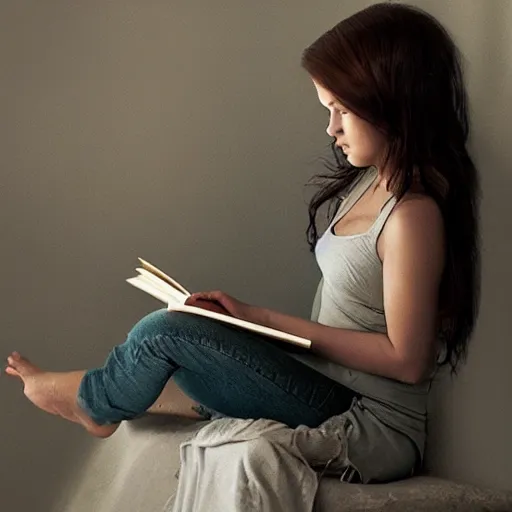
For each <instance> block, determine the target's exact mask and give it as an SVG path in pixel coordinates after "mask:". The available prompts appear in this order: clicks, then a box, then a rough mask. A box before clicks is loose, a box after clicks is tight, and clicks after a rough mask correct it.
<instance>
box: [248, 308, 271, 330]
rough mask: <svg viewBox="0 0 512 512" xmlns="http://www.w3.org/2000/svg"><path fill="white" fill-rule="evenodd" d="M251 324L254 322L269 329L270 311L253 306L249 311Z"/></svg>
mask: <svg viewBox="0 0 512 512" xmlns="http://www.w3.org/2000/svg"><path fill="white" fill-rule="evenodd" d="M248 320H249V321H250V322H254V323H255V324H259V325H264V326H266V327H269V325H268V310H267V309H265V308H262V307H259V306H251V308H250V310H249V318H248Z"/></svg>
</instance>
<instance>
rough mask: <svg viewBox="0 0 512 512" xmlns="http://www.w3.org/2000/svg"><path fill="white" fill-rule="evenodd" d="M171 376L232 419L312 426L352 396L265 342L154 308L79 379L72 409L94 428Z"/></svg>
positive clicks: (140, 405)
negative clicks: (76, 400) (82, 412)
mask: <svg viewBox="0 0 512 512" xmlns="http://www.w3.org/2000/svg"><path fill="white" fill-rule="evenodd" d="M171 376H174V380H175V381H176V383H177V384H178V386H179V387H180V388H181V389H182V390H183V391H184V392H185V393H186V394H187V395H188V396H189V397H191V398H192V399H194V400H196V401H197V402H199V403H201V404H203V405H204V406H206V407H207V408H209V409H212V410H215V411H217V412H220V413H223V414H225V415H228V416H233V417H239V418H269V419H275V420H277V421H281V422H283V423H286V424H288V425H290V426H297V425H299V424H306V425H309V426H316V425H318V424H320V423H322V422H323V421H324V420H325V419H327V418H329V417H331V416H333V415H335V414H339V413H341V412H343V411H345V410H348V408H349V407H350V404H351V402H352V399H353V397H354V393H353V392H352V391H351V390H349V389H348V388H345V387H343V386H342V385H341V384H338V383H336V382H334V381H332V380H331V379H329V378H328V377H325V376H324V375H322V374H320V373H318V372H317V371H315V370H314V369H312V368H310V367H308V366H306V365H305V364H303V363H301V362H300V361H297V360H296V359H294V358H292V357H291V356H290V355H288V354H287V353H286V352H285V351H284V350H281V349H279V348H278V347H277V346H275V344H273V343H269V342H268V341H266V338H265V337H263V336H260V335H258V334H255V333H251V332H248V331H245V330H243V329H239V328H236V327H233V326H230V325H225V324H222V323H220V322H216V321H214V320H211V319H209V318H204V317H200V316H195V315H191V314H187V313H178V312H168V311H166V310H160V311H156V312H154V313H151V314H150V315H148V316H146V317H145V318H143V319H142V320H141V321H140V322H139V323H138V324H137V325H136V326H135V327H134V328H133V330H132V331H131V332H130V334H129V335H128V338H127V340H126V342H125V343H123V344H122V345H119V346H118V347H116V348H114V350H113V351H112V352H111V354H110V356H109V357H108V359H107V361H106V363H105V365H104V366H103V367H102V368H98V369H96V370H92V371H89V372H87V373H86V375H85V376H84V378H83V380H82V383H81V386H80V390H79V404H80V406H81V407H82V408H83V409H84V410H85V411H86V412H87V413H88V414H89V415H90V416H91V418H92V419H93V420H94V421H95V422H96V423H98V424H107V423H118V422H120V421H122V420H125V419H131V418H135V417H137V416H139V415H140V414H142V413H144V412H145V411H146V410H147V409H148V408H149V407H150V406H151V405H152V404H153V403H154V402H155V400H156V399H157V398H158V396H159V395H160V393H161V391H162V389H163V387H164V386H165V384H166V382H167V381H168V380H169V378H170V377H171Z"/></svg>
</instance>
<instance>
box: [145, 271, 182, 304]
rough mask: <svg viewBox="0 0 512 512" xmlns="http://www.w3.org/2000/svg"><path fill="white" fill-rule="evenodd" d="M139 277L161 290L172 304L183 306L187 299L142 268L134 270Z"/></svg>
mask: <svg viewBox="0 0 512 512" xmlns="http://www.w3.org/2000/svg"><path fill="white" fill-rule="evenodd" d="M136 270H137V272H138V273H139V274H141V276H143V277H144V278H145V279H146V280H147V281H150V282H151V283H153V284H154V285H155V286H156V287H158V288H159V289H160V290H162V291H163V292H164V293H166V294H167V295H168V296H169V297H172V298H173V300H174V302H176V303H178V304H184V303H185V300H186V299H187V297H188V295H185V294H184V293H183V292H181V291H179V290H177V289H176V288H174V286H171V285H170V284H168V283H167V282H165V281H163V280H162V279H160V278H159V277H157V276H156V275H155V274H152V273H151V272H148V271H147V270H146V269H144V268H137V269H136Z"/></svg>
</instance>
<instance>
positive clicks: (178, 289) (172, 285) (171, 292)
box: [127, 258, 311, 349]
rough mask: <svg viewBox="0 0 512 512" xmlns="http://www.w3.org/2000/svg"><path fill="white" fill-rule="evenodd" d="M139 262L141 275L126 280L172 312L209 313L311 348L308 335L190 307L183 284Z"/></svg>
mask: <svg viewBox="0 0 512 512" xmlns="http://www.w3.org/2000/svg"><path fill="white" fill-rule="evenodd" d="M139 261H140V263H141V265H142V268H137V269H136V270H137V272H138V274H139V275H138V276H137V277H132V278H130V279H127V281H128V282H129V283H130V284H131V285H133V286H135V287H136V288H139V289H140V290H142V291H144V292H146V293H148V294H149V295H152V296H153V297H155V299H158V300H161V301H162V302H164V303H166V304H167V309H168V310H169V311H182V312H184V313H191V314H193V315H200V316H206V317H208V318H213V319H214V320H218V321H220V322H225V323H227V324H231V325H235V326H237V327H241V328H242V329H247V330H249V331H254V332H257V333H259V334H263V335H264V336H268V337H270V338H273V339H276V340H280V341H284V342H286V343H291V344H292V345H295V346H298V347H301V348H304V349H309V348H310V347H311V341H310V340H308V339H306V338H301V337H300V336H295V335H294V334H289V333H287V332H283V331H279V330H277V329H272V328H270V327H266V326H264V325H259V324H255V323H253V322H248V321H246V320H241V319H239V318H235V317H233V316H230V315H225V314H223V313H217V312H216V311H210V310H207V309H203V308H199V307H196V306H189V305H188V304H185V301H186V300H187V298H188V297H189V296H190V293H189V292H188V291H187V290H186V289H185V288H184V287H183V286H181V284H179V283H178V282H176V281H175V280H174V279H172V278H171V277H169V276H168V275H167V274H164V273H163V272H162V271H161V270H160V269H158V268H156V267H155V266H154V265H152V264H151V263H148V262H147V261H144V260H143V259H141V258H139Z"/></svg>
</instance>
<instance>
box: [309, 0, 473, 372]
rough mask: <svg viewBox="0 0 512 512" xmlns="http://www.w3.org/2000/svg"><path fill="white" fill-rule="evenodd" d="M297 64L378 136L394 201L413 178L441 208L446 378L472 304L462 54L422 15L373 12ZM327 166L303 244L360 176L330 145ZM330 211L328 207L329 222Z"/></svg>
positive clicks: (329, 36)
mask: <svg viewBox="0 0 512 512" xmlns="http://www.w3.org/2000/svg"><path fill="white" fill-rule="evenodd" d="M302 66H303V67H304V68H305V69H306V71H307V72H308V73H309V75H310V76H311V77H312V78H313V79H314V80H315V81H316V82H318V83H319V84H320V85H322V86H323V87H324V88H326V89H328V90H329V91H330V92H331V93H332V94H333V95H334V96H335V97H336V98H338V99H339V100H340V102H341V103H342V104H343V105H344V106H346V107H347V108H348V109H349V110H351V111H352V112H353V113H354V114H356V115H357V116H359V117H361V118H363V119H365V120H366V121H368V122H370V123H372V124H373V125H374V126H375V127H377V128H378V129H380V130H381V131H382V132H383V133H385V134H386V137H387V140H388V144H389V146H388V154H387V160H386V163H390V164H391V168H392V169H393V172H392V174H391V176H390V179H389V180H388V190H390V191H391V192H393V194H394V195H395V196H396V197H397V198H398V200H400V199H401V198H402V196H403V195H404V193H406V192H407V191H408V190H409V189H410V187H411V184H412V180H413V175H414V173H415V172H416V173H418V174H417V175H418V176H419V179H420V182H421V184H422V186H423V189H424V191H425V193H426V194H428V195H429V196H431V197H432V198H433V199H434V200H435V201H436V202H437V204H438V205H439V207H440V209H441V212H442V215H443V218H444V224H445V232H446V265H445V270H444V275H443V278H442V282H441V287H440V300H439V336H440V338H441V340H442V341H443V342H444V347H445V353H444V357H443V358H442V360H441V361H440V362H439V363H440V364H441V365H444V364H450V365H451V369H452V373H455V372H456V371H457V368H458V365H459V363H460V362H461V361H462V360H464V359H465V356H466V354H467V345H468V342H469V338H470V336H471V334H472V332H473V329H474V326H475V322H476V316H477V313H478V306H479V296H480V261H479V236H478V204H479V183H478V174H477V170H476V168H475V165H474V163H473V161H472V159H471V157H470V155H469V153H468V151H467V148H466V144H467V140H468V134H469V119H468V107H467V97H466V90H465V87H464V81H463V73H462V66H461V56H460V53H459V51H458V49H457V47H456V46H455V44H454V42H453V41H452V39H451V37H450V35H449V34H448V33H447V31H446V30H445V29H444V28H443V27H442V26H441V25H440V23H439V22H438V21H437V20H436V19H435V18H433V17H432V16H430V15H429V14H427V13H425V12H424V11H422V10H421V9H418V8H415V7H411V6H408V5H403V4H396V3H380V4H375V5H372V6H370V7H368V8H366V9H364V10H362V11H360V12H357V13H356V14H354V15H353V16H351V17H349V18H347V19H345V20H343V21H342V22H340V23H338V24H337V25H336V26H335V27H333V28H332V29H331V30H329V31H328V32H326V33H325V34H323V35H322V36H321V37H320V38H319V39H318V40H316V41H315V42H314V43H313V44H312V45H311V46H309V47H308V48H307V49H306V50H305V51H304V53H303V56H302ZM332 150H333V154H334V162H333V163H332V164H331V165H328V168H329V171H330V172H329V173H328V174H319V175H317V176H316V177H315V178H321V179H322V180H323V182H322V188H321V189H320V190H318V191H317V192H316V194H315V195H314V196H313V197H312V199H311V202H310V205H309V226H308V229H307V231H306V233H307V239H308V243H309V245H310V248H311V250H312V251H314V248H315V245H316V242H317V240H318V231H317V226H316V218H317V213H318V210H319V208H320V207H321V206H322V205H323V204H324V203H326V202H328V203H327V204H329V205H330V206H331V207H332V204H333V203H335V205H336V206H338V205H339V203H340V201H341V197H342V194H343V191H344V190H346V189H347V188H348V187H349V186H350V185H351V183H352V182H353V181H354V179H355V178H356V176H357V175H358V174H359V173H360V172H361V169H358V168H355V167H353V166H351V165H350V164H349V163H348V162H347V160H346V158H344V156H343V154H342V153H341V151H340V150H339V149H338V148H337V147H336V146H335V145H334V142H333V144H332ZM331 211H332V208H330V209H329V212H328V216H332V214H331V213H330V212H331Z"/></svg>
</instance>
